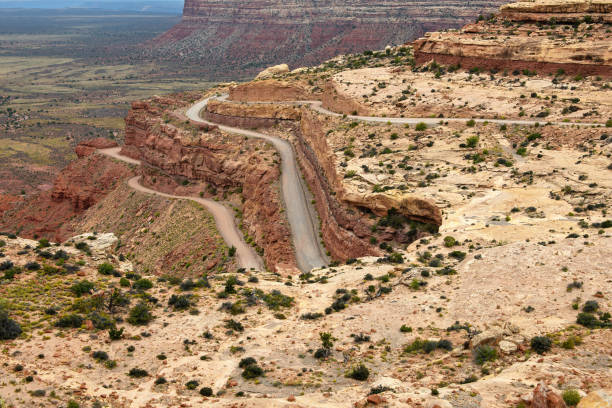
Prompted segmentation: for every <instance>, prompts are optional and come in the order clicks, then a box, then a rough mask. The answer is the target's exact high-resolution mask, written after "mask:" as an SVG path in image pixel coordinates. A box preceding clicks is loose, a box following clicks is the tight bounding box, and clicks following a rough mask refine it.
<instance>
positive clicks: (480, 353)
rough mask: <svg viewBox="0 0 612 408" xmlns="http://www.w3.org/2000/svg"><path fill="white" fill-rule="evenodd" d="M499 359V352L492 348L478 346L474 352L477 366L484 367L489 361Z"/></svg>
mask: <svg viewBox="0 0 612 408" xmlns="http://www.w3.org/2000/svg"><path fill="white" fill-rule="evenodd" d="M495 359H497V350H496V349H495V347H491V346H478V347H476V349H475V350H474V360H475V361H476V364H478V365H483V364H484V363H486V362H487V361H494V360H495Z"/></svg>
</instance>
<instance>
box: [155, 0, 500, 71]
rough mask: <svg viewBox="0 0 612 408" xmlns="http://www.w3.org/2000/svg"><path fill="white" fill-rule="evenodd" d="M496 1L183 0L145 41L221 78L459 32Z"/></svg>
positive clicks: (168, 55) (165, 55)
mask: <svg viewBox="0 0 612 408" xmlns="http://www.w3.org/2000/svg"><path fill="white" fill-rule="evenodd" d="M502 3H503V1H499V0H495V1H493V2H485V1H480V0H478V1H473V2H469V3H465V2H458V1H450V0H439V1H437V2H426V1H422V0H416V1H410V2H404V1H401V2H400V1H384V2H375V1H371V0H359V1H347V0H324V1H313V0H309V1H295V0H292V1H289V2H279V1H272V0H259V1H249V2H243V1H238V0H230V1H221V0H186V1H185V8H184V12H183V18H182V21H181V22H180V23H179V24H178V25H176V26H175V27H173V28H172V29H171V30H170V31H168V32H166V33H165V34H163V35H162V36H160V37H158V38H157V39H155V40H154V41H153V42H151V43H150V44H149V45H150V47H149V48H148V51H147V52H149V53H151V54H152V55H154V56H155V57H156V58H161V59H168V60H171V59H174V58H176V57H177V56H180V58H181V59H182V60H183V61H185V62H186V63H189V64H199V66H200V67H201V68H204V69H207V70H210V72H214V73H216V74H217V75H222V76H224V77H231V76H236V75H239V74H248V73H254V72H256V71H257V70H258V68H261V67H264V66H268V65H274V64H277V63H281V62H282V63H289V64H291V65H292V66H305V65H313V64H318V63H319V62H321V61H324V60H326V59H328V58H331V57H333V56H336V55H339V54H346V53H353V52H362V51H364V50H371V49H381V48H384V47H385V46H387V45H389V44H401V43H404V42H406V41H411V40H413V39H415V38H418V37H419V36H421V35H423V34H424V33H425V32H426V31H432V30H438V29H442V28H450V27H461V26H462V25H464V24H466V23H467V22H469V21H473V20H474V19H475V18H476V16H478V15H479V14H481V13H487V12H493V11H494V8H495V7H496V6H499V5H501V4H502Z"/></svg>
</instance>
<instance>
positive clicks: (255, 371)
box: [242, 363, 264, 380]
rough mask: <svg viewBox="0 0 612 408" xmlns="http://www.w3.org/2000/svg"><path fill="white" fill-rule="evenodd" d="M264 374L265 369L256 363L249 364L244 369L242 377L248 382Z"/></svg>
mask: <svg viewBox="0 0 612 408" xmlns="http://www.w3.org/2000/svg"><path fill="white" fill-rule="evenodd" d="M263 374H264V371H263V368H261V367H260V366H258V365H257V364H256V363H253V364H249V365H247V366H245V367H244V369H243V371H242V376H243V377H244V378H246V379H247V380H250V379H253V378H257V377H261V376H262V375H263Z"/></svg>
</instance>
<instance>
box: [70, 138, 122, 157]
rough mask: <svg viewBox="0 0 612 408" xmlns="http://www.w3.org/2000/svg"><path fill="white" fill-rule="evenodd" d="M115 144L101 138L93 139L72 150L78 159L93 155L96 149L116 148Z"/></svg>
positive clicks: (112, 141)
mask: <svg viewBox="0 0 612 408" xmlns="http://www.w3.org/2000/svg"><path fill="white" fill-rule="evenodd" d="M116 146H118V145H117V142H115V141H114V140H109V139H105V138H103V137H98V138H95V139H90V140H85V141H84V142H81V143H79V144H78V146H77V147H76V148H75V149H74V151H75V153H76V154H77V156H78V157H79V158H81V157H86V156H89V155H90V154H93V153H94V152H95V151H96V150H98V149H108V148H109V147H116Z"/></svg>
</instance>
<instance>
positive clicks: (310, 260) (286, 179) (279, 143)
mask: <svg viewBox="0 0 612 408" xmlns="http://www.w3.org/2000/svg"><path fill="white" fill-rule="evenodd" d="M227 98H228V95H227V94H224V95H221V96H218V97H210V98H206V99H204V100H201V101H199V102H196V103H195V104H193V105H192V106H191V107H190V108H189V109H187V111H186V116H187V117H188V118H189V119H190V120H192V121H193V122H196V123H201V124H208V125H216V126H218V127H219V129H221V130H223V131H225V132H230V133H235V134H240V135H243V136H247V137H254V138H259V139H264V140H267V141H269V142H270V143H272V144H273V145H274V147H275V148H276V149H277V150H278V152H279V153H280V155H281V159H282V163H281V166H282V167H281V168H282V176H281V183H282V190H283V197H284V202H285V206H286V208H287V218H288V220H289V224H290V226H291V232H292V235H293V242H294V246H295V248H296V258H297V263H298V266H299V268H300V269H301V270H303V271H308V270H311V269H312V268H316V267H321V266H323V265H326V264H327V257H326V256H325V255H324V253H323V249H322V247H321V245H320V244H319V239H318V236H319V234H318V228H317V227H316V225H317V223H318V222H317V219H316V215H314V212H313V211H312V208H311V207H310V206H309V204H308V202H309V194H308V192H307V189H306V187H305V186H304V183H303V181H302V179H301V177H300V172H299V170H298V168H297V163H296V160H295V155H294V152H293V148H292V146H291V144H290V143H289V142H287V141H286V140H283V139H279V138H277V137H273V136H270V135H266V134H263V133H259V132H255V131H252V130H246V129H241V128H236V127H231V126H225V125H220V124H217V123H213V122H210V121H207V120H204V119H202V117H201V115H200V113H201V112H202V110H203V109H204V108H205V107H206V105H207V104H208V101H209V100H211V99H218V100H227ZM263 103H268V104H272V103H280V104H283V103H285V104H292V105H309V106H310V108H311V109H313V110H314V111H316V112H319V113H322V114H325V115H329V116H336V117H339V116H344V115H342V114H340V113H337V112H332V111H330V110H328V109H325V108H324V107H323V104H322V102H321V101H291V102H263ZM249 104H258V102H252V103H249ZM347 118H349V119H353V120H359V121H364V122H372V123H392V124H404V125H405V124H408V125H416V124H418V123H421V122H422V123H425V124H427V125H430V126H435V125H439V124H440V122H441V121H444V122H460V123H467V122H468V121H470V120H472V119H469V118H397V117H376V116H357V115H348V116H347ZM473 120H474V122H475V123H484V122H489V123H497V124H506V125H527V126H533V125H536V124H543V123H540V122H538V121H534V120H512V119H473ZM550 124H553V125H556V126H572V125H577V126H589V127H591V126H603V125H602V124H601V123H571V122H551V123H550ZM512 153H513V156H514V152H512Z"/></svg>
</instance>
